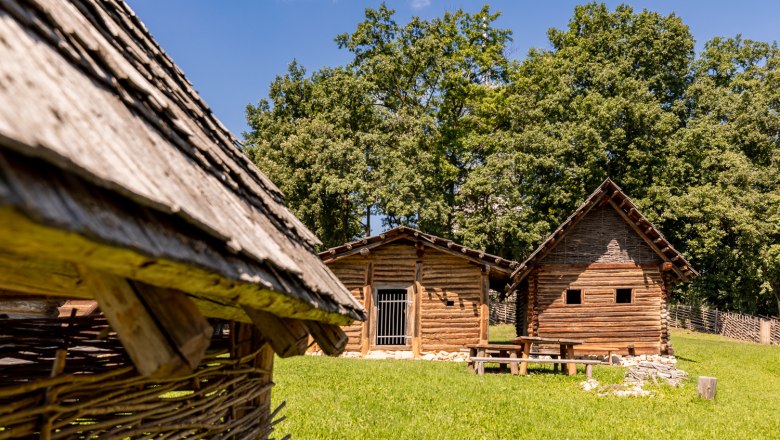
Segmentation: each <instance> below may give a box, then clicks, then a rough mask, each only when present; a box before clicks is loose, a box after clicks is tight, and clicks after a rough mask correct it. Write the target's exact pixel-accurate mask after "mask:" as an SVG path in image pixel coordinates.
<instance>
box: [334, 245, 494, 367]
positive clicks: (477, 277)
mask: <svg viewBox="0 0 780 440" xmlns="http://www.w3.org/2000/svg"><path fill="white" fill-rule="evenodd" d="M417 261H420V262H421V278H420V280H419V283H420V290H421V292H420V293H421V295H420V305H419V315H420V316H419V325H420V328H419V333H420V350H421V351H422V352H426V351H440V350H446V351H457V350H460V349H461V348H463V347H464V346H465V345H467V344H475V343H478V342H479V338H480V321H481V320H482V319H483V318H482V317H481V316H480V301H481V297H482V289H483V279H482V277H483V275H482V273H481V270H482V268H481V267H480V266H479V265H476V264H474V263H472V262H470V261H468V260H465V259H463V258H459V257H458V256H456V255H452V254H449V253H445V252H442V251H439V250H437V249H432V248H428V247H426V248H425V250H424V252H423V253H422V257H418V254H417V250H416V248H415V245H414V243H413V242H410V241H400V242H394V243H390V244H386V245H383V246H381V247H376V248H373V249H372V250H371V252H370V254H369V255H368V256H363V255H359V254H356V255H350V256H348V257H345V258H342V259H338V260H335V261H332V262H330V263H329V264H328V266H329V267H330V269H331V270H332V271H333V273H335V274H336V275H337V276H338V277H339V279H340V280H341V281H342V282H343V283H344V285H346V286H347V288H348V289H350V291H351V292H352V293H353V295H355V297H356V298H357V299H358V300H359V301H360V302H361V303H363V304H366V299H367V297H366V292H367V291H369V292H372V294H373V291H374V290H375V289H377V288H383V287H394V288H409V289H410V292H413V290H414V289H413V287H414V283H415V280H416V269H417ZM369 264H371V267H372V276H371V277H370V281H371V283H370V288H369V289H366V288H365V286H366V282H367V272H368V267H369ZM369 300H370V299H369ZM448 301H449V302H451V304H452V305H448ZM366 305H367V308H368V309H369V310H368V313H369V321H368V322H366V323H363V325H359V324H357V325H352V326H347V327H343V329H344V331H345V333H346V334H347V336H348V337H349V343H348V345H347V350H349V351H360V350H361V349H363V348H364V347H363V346H362V345H361V335H362V334H363V332H364V331H366V333H371V332H370V331H368V329H365V330H364V328H363V326H366V327H368V326H370V325H371V319H373V316H374V310H373V306H372V305H371V304H366ZM409 307H410V308H412V307H414V304H413V297H412V298H410V303H409ZM484 309H485V308H482V310H483V311H484V312H485V313H487V311H486V310H484ZM410 311H411V309H410ZM410 316H411V315H410ZM487 318H488V316H487V314H486V315H485V316H484V320H485V321H487ZM412 321H414V320H413V319H412ZM413 334H414V328H413V323H410V324H409V335H410V336H412V335H413ZM369 341H372V340H371V339H369ZM369 343H370V344H373V342H369ZM372 348H382V347H381V346H379V347H374V346H373V345H372ZM407 349H409V350H411V349H412V345H411V344H409V346H408V347H407Z"/></svg>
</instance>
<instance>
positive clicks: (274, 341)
mask: <svg viewBox="0 0 780 440" xmlns="http://www.w3.org/2000/svg"><path fill="white" fill-rule="evenodd" d="M244 312H246V314H247V316H249V319H251V320H252V324H254V325H255V327H257V329H258V330H260V333H261V334H262V335H263V338H265V340H266V341H268V344H270V345H271V348H273V349H274V352H275V353H276V354H277V355H279V357H281V358H287V357H291V356H300V355H302V354H304V353H306V348H307V347H308V346H309V331H308V329H307V328H306V325H305V324H304V323H303V321H301V320H298V319H290V318H280V317H278V316H276V315H274V314H271V313H268V312H264V311H261V310H255V309H252V308H249V307H244Z"/></svg>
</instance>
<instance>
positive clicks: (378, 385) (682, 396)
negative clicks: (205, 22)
mask: <svg viewBox="0 0 780 440" xmlns="http://www.w3.org/2000/svg"><path fill="white" fill-rule="evenodd" d="M491 335H493V337H492V338H491V339H493V340H506V339H510V338H511V336H512V330H511V328H508V327H506V326H505V327H502V328H491ZM672 342H673V344H674V347H675V349H676V350H677V354H678V357H679V360H680V362H679V364H678V368H681V369H683V370H685V371H688V372H689V373H690V374H691V379H689V381H688V382H687V383H686V384H685V385H684V386H683V387H680V388H671V387H668V386H658V387H648V389H653V390H654V391H655V395H654V396H652V397H639V398H637V397H634V398H620V397H598V396H597V395H596V394H595V393H594V392H586V391H582V389H581V388H580V386H579V382H580V381H582V380H584V375H583V374H582V372H581V371H580V374H578V375H577V376H576V377H568V376H563V375H558V374H551V372H550V370H549V369H547V367H546V366H540V367H531V368H530V371H531V375H530V376H528V377H517V376H511V375H509V374H488V375H485V376H477V375H475V374H473V373H471V372H469V371H468V370H467V369H466V366H465V364H462V363H461V364H458V363H449V362H427V361H395V360H387V361H378V360H361V359H342V358H336V359H333V358H325V357H312V356H303V357H297V358H292V359H284V360H279V359H277V364H276V368H275V372H274V379H275V382H276V384H277V386H276V387H275V389H274V401H275V403H276V404H278V403H279V402H281V401H283V400H284V401H286V402H287V407H286V408H285V409H284V410H283V413H284V414H285V415H286V416H287V417H288V419H287V420H285V421H284V422H282V423H281V424H279V425H278V426H277V431H276V434H277V437H280V436H281V434H287V433H289V434H292V436H293V438H301V439H310V438H339V439H341V438H349V439H353V438H354V439H366V438H392V439H405V438H408V439H412V438H414V439H418V438H456V439H462V438H491V439H492V438H496V439H498V438H523V439H529V438H708V439H709V438H778V436H779V435H780V415H778V408H780V347H770V346H762V345H758V344H752V343H743V342H737V341H733V340H729V339H725V338H722V337H718V336H710V335H699V334H691V333H682V332H676V333H674V334H673V339H672ZM622 374H623V369H622V368H618V367H596V368H595V369H594V372H593V377H594V378H595V379H597V380H598V381H599V382H601V383H602V384H608V383H619V382H621V381H622ZM699 375H706V376H715V377H717V378H718V396H717V400H716V401H714V402H712V401H701V400H699V399H697V398H696V377H697V376H699Z"/></svg>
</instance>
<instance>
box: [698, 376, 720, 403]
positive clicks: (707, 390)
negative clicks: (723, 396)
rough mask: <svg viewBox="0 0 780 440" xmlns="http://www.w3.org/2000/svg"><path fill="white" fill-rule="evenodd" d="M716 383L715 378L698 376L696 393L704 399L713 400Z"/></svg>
mask: <svg viewBox="0 0 780 440" xmlns="http://www.w3.org/2000/svg"><path fill="white" fill-rule="evenodd" d="M717 383H718V379H717V378H714V377H707V376H699V385H698V386H697V387H696V395H697V396H699V397H701V398H702V399H705V400H714V399H715V391H716V385H717Z"/></svg>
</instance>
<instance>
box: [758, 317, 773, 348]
mask: <svg viewBox="0 0 780 440" xmlns="http://www.w3.org/2000/svg"><path fill="white" fill-rule="evenodd" d="M771 330H772V321H770V320H768V319H762V320H761V333H760V335H759V338H758V341H759V342H760V343H762V344H769V343H770V342H772V331H771Z"/></svg>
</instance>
